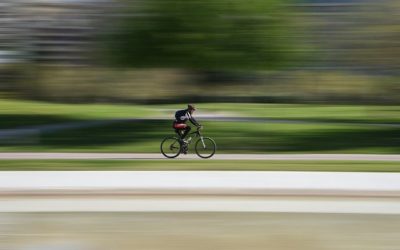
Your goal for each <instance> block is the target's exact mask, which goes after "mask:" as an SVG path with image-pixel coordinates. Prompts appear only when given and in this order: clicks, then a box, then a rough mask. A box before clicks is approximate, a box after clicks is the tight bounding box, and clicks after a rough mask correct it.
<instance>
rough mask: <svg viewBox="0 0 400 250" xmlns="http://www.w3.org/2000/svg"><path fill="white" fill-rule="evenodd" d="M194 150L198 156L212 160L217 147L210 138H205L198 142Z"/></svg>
mask: <svg viewBox="0 0 400 250" xmlns="http://www.w3.org/2000/svg"><path fill="white" fill-rule="evenodd" d="M194 149H195V150H196V154H197V155H198V156H199V157H201V158H210V157H211V156H213V155H214V154H215V150H216V149H217V145H216V144H215V142H214V140H213V139H211V138H209V137H203V138H200V139H199V140H197V142H196V144H195V147H194Z"/></svg>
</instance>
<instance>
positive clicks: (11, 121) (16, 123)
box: [0, 99, 161, 128]
mask: <svg viewBox="0 0 400 250" xmlns="http://www.w3.org/2000/svg"><path fill="white" fill-rule="evenodd" d="M160 114H161V112H159V111H157V110H156V109H154V108H152V107H149V106H146V105H117V104H58V103H47V102H37V101H23V100H4V99H3V100H1V99H0V128H15V127H21V126H32V125H42V124H55V123H66V122H80V121H88V120H99V119H100V120H104V119H117V118H131V117H148V116H150V117H153V116H159V115H160Z"/></svg>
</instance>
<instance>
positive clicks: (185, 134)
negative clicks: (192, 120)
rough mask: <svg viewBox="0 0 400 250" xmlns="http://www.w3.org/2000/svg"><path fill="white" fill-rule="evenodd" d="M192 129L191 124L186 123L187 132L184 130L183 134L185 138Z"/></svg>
mask: <svg viewBox="0 0 400 250" xmlns="http://www.w3.org/2000/svg"><path fill="white" fill-rule="evenodd" d="M185 125H186V124H185ZM191 129H192V128H191V127H190V126H188V125H186V128H185V132H184V133H183V135H182V139H185V137H186V136H187V135H188V134H189V132H190V130H191Z"/></svg>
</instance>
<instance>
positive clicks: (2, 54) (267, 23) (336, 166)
mask: <svg viewBox="0 0 400 250" xmlns="http://www.w3.org/2000/svg"><path fill="white" fill-rule="evenodd" d="M399 68H400V1H398V0H380V1H373V0H0V155H1V157H0V158H1V159H0V170H263V171H266V170H275V171H293V170H294V171H350V172H354V171H365V172H399V171H400V164H399V162H398V161H390V160H386V161H380V162H376V161H370V160H369V161H368V159H370V158H368V156H361V157H365V159H366V160H363V161H355V160H354V161H333V160H325V161H321V160H317V161H316V160H315V159H313V161H304V160H303V161H301V160H300V161H297V160H296V161H276V160H275V161H273V160H256V161H248V160H247V161H246V160H215V161H213V160H211V161H199V160H183V161H182V160H181V159H178V160H171V161H167V160H159V159H158V160H150V159H147V160H143V159H126V160H121V159H114V160H104V159H101V154H98V159H97V160H96V159H91V160H89V159H82V160H71V159H68V158H67V159H58V160H57V159H56V160H54V159H53V160H45V159H39V158H40V157H36V158H35V157H33V158H34V159H27V158H26V159H25V160H23V159H19V158H18V155H17V156H14V158H12V157H11V158H9V159H8V160H7V159H5V158H2V157H3V156H4V155H6V154H7V153H6V152H46V153H45V154H48V153H49V152H74V153H75V152H111V153H112V152H118V153H119V152H128V153H158V154H159V153H160V152H159V147H160V142H161V140H162V139H163V138H164V137H166V136H169V135H172V134H173V133H174V132H173V130H172V128H171V123H172V120H173V119H174V113H175V111H176V110H178V109H184V108H186V105H187V104H188V103H194V104H196V107H197V111H196V112H195V114H194V116H195V117H196V118H197V120H198V121H199V122H200V123H201V124H202V125H204V130H203V131H204V135H206V136H210V137H212V138H213V139H214V140H215V141H216V143H217V147H218V151H217V155H218V154H220V153H263V154H266V153H341V154H348V153H362V154H399V153H400V71H399ZM189 153H193V148H190V149H189ZM45 154H43V155H45ZM48 155H49V154H48ZM282 155H283V154H282ZM50 156H51V155H50ZM31 157H32V156H31ZM160 157H161V154H160ZM226 157H227V158H228V159H229V155H228V156H226ZM350 157H351V156H350ZM348 159H349V158H348ZM392 159H393V158H392ZM3 173H5V172H3ZM20 173H21V176H22V175H23V174H24V172H20ZM64 174H65V173H63V172H60V175H59V178H60V179H61V180H62V179H63V178H64V180H65V179H67V178H68V177H65V175H64ZM75 174H76V176H74V177H69V178H70V179H68V180H71V181H72V180H82V176H81V174H80V173H79V172H76V173H75ZM328 174H329V173H328ZM351 174H352V173H351ZM351 174H350V175H351ZM394 175H395V174H393V176H394ZM9 180H11V179H9ZM16 180H17V181H16V183H17V184H18V183H20V184H21V183H22V186H23V187H25V188H26V190H24V191H25V192H26V193H19V194H18V193H17V194H15V193H14V194H13V193H12V192H10V190H8V189H2V190H0V204H6V205H7V204H9V203H10V202H11V203H12V202H14V204H16V205H15V206H16V210H18V209H21V208H26V209H27V210H29V209H33V210H34V209H35V208H42V206H43V205H46V204H47V205H48V204H49V203H46V200H44V199H43V198H48V199H49V200H51V201H52V202H54V203H55V204H58V205H59V206H60V207H62V206H65V210H60V211H64V212H60V213H54V212H53V211H51V212H42V213H38V212H25V213H18V212H15V211H13V210H11V209H10V211H8V212H2V213H0V249H1V250H3V249H4V250H10V249H16V250H38V249H40V250H44V249H51V250H57V249H58V250H79V249H85V250H86V249H99V250H101V249H121V250H124V249H185V250H186V249H205V248H208V249H229V250H234V249H241V250H242V249H246V250H247V249H307V250H310V249H316V250H321V249H322V250H323V249H326V250H329V249H345V250H349V249H353V250H354V249H359V250H367V249H374V250H375V249H399V244H400V240H399V239H400V237H399V232H400V220H399V219H400V217H399V209H398V207H399V206H398V204H399V199H398V197H399V195H398V190H397V191H396V190H389V191H388V193H389V194H388V193H385V194H383V195H382V196H379V195H378V194H376V193H374V192H373V188H376V187H377V186H379V185H378V184H379V183H373V182H371V183H370V185H371V187H372V188H371V192H369V193H362V192H361V191H360V193H361V194H359V197H358V200H361V201H368V199H367V198H368V197H367V196H368V195H369V196H374V197H375V199H376V200H377V201H378V202H382V200H383V201H385V199H386V201H389V202H392V203H393V204H394V205H396V207H395V208H396V209H397V210H394V211H393V214H385V213H383V212H382V214H380V213H379V211H378V212H377V213H376V214H356V213H343V214H339V213H336V214H331V213H330V212H329V213H322V214H315V213H314V214H313V213H298V212H296V211H295V210H290V211H294V212H293V213H280V212H278V213H262V212H260V213H246V212H244V213H242V212H237V213H233V212H217V213H216V212H212V211H211V212H203V213H201V212H199V213H190V212H184V211H182V210H178V211H182V212H176V213H168V212H162V211H160V212H159V213H147V212H141V213H138V212H136V213H135V212H132V213H130V212H126V213H123V212H117V213H111V212H106V213H99V212H97V213H96V212H79V210H73V209H72V211H74V212H71V211H69V210H68V207H73V206H76V205H77V204H75V203H74V202H70V201H69V200H68V198H73V197H74V196H73V195H71V194H69V195H68V194H65V193H63V190H62V188H63V187H59V186H57V187H56V188H55V189H54V190H53V191H52V190H50V192H49V190H47V192H48V193H47V194H46V193H45V192H46V190H45V189H43V190H39V193H38V194H35V193H34V192H32V190H29V184H32V183H37V179H36V178H26V179H24V178H19V179H18V174H16ZM25 180H28V181H25ZM105 180H106V179H105ZM155 180H157V179H155ZM215 180H218V178H215ZM232 180H236V181H237V179H235V178H233V179H232ZM288 180H289V179H288ZM314 180H315V179H314ZM390 180H392V181H393V180H396V179H390ZM18 181H20V182H18ZM54 181H55V182H56V180H54ZM85 181H87V182H88V184H90V181H91V179H89V178H87V180H86V179H85ZM92 181H93V180H92ZM184 181H187V182H188V183H189V182H190V181H188V180H184ZM247 181H249V182H251V180H250V179H248V180H247ZM10 182H11V181H10ZM306 182H307V183H313V180H312V179H310V180H309V181H306ZM335 182H336V183H335ZM340 182H341V180H339V178H336V179H335V178H333V179H332V182H329V183H328V184H332V185H334V184H337V183H340ZM393 182H395V181H393ZM115 183H118V180H115ZM266 183H268V181H266ZM12 184H14V183H12ZM97 184H98V183H96V185H97ZM101 184H103V183H101ZM77 188H79V187H77ZM33 191H34V190H33ZM36 191H37V190H36ZM120 191H121V190H120ZM136 191H137V190H136ZM139 191H140V190H139ZM162 191H165V190H162ZM184 191H186V190H184ZM236 191H237V192H238V193H237V195H238V196H240V197H241V198H245V199H247V198H249V197H247V196H245V195H243V193H240V192H239V191H238V190H236ZM303 191H304V190H303ZM315 191H316V192H315V193H314V196H310V195H308V196H307V197H306V198H305V199H310V200H313V199H314V200H318V201H321V202H322V203H323V202H325V203H326V207H328V208H331V207H332V208H335V206H336V205H337V204H343V202H342V201H343V200H341V199H343V197H339V196H340V195H337V196H334V198H333V199H334V200H336V201H337V202H338V203H332V202H330V200H329V199H326V197H325V196H324V194H321V193H318V192H319V191H320V190H315ZM328 191H329V190H328ZM40 192H44V193H40ZM84 192H87V193H86V195H87V196H84V194H83V195H82V194H80V195H78V196H76V197H75V198H76V199H77V200H78V201H88V202H92V206H93V207H94V208H103V206H106V205H107V204H111V205H113V204H114V205H115V204H116V205H115V206H118V203H116V201H117V198H118V197H117V196H116V195H115V194H113V193H108V200H106V201H105V202H103V203H98V202H96V199H98V198H101V197H102V196H101V195H102V194H101V193H100V194H99V193H96V192H92V193H91V192H90V190H84ZM103 192H105V193H106V189H104V190H103ZM200 194H201V193H195V195H194V196H195V197H197V199H198V200H200V201H202V200H203V201H204V199H203V198H204V197H202V196H201V195H200ZM279 194H280V195H282V193H278V195H276V196H274V195H271V196H268V195H264V196H263V195H260V194H259V193H254V195H251V198H252V199H253V198H254V199H266V200H267V201H268V199H270V198H271V197H273V198H277V199H281V198H282V197H278V196H279ZM318 194H319V196H318ZM340 194H341V195H346V191H345V190H341V193H340ZM103 195H104V194H103ZM185 195H187V196H188V197H189V196H190V193H185ZM330 195H332V196H333V195H334V194H333V193H330ZM347 195H349V194H347ZM385 195H387V196H385ZM249 196H250V195H249ZM188 197H185V196H184V195H180V196H179V199H180V200H178V202H179V203H180V202H182V203H184V202H186V199H187V198H188ZM383 197H386V198H383ZM136 198H137V199H140V200H144V201H147V202H149V204H150V205H149V206H151V208H152V209H154V204H153V203H152V201H153V200H154V199H155V196H145V195H144V196H143V195H138V196H136ZM220 198H221V197H218V196H213V197H211V198H210V199H211V200H212V202H219V201H220ZM369 198H371V197H369ZM120 199H122V200H123V199H126V200H129V199H135V196H134V195H129V194H126V193H123V192H122V197H120ZM285 200H288V202H289V203H287V204H288V205H287V206H290V209H292V208H293V209H295V207H294V206H292V205H291V204H292V203H290V202H291V201H293V200H295V201H298V200H299V194H297V196H296V195H293V196H289V195H286V196H285V197H283V201H285ZM345 200H346V201H348V202H349V203H351V202H352V201H355V200H357V197H354V195H353V196H348V197H347V198H345ZM221 201H223V200H221ZM166 202H167V200H166ZM237 204H239V205H240V201H238V202H237ZM377 204H378V205H377V206H376V210H379V209H382V211H383V210H385V204H386V203H381V204H379V203H377ZM78 205H79V202H78ZM242 205H243V204H242ZM3 206H4V205H3ZM193 206H194V207H195V206H196V205H193ZM244 206H246V204H244ZM308 206H310V207H312V205H308ZM354 206H359V207H357V208H359V209H360V210H362V208H363V207H362V204H361V205H357V204H355V205H354ZM0 207H2V206H0ZM177 207H178V209H179V204H178V205H177ZM300 207H301V208H304V207H306V205H301V206H300ZM360 207H361V208H360ZM119 208H121V209H123V206H122V207H119ZM6 209H7V207H6V208H5V210H6ZM14 209H15V208H14ZM5 210H3V211H5ZM22 210H23V209H22ZM68 211H69V212H68ZM94 211H95V210H94ZM122 211H123V210H122Z"/></svg>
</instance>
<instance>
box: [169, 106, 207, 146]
mask: <svg viewBox="0 0 400 250" xmlns="http://www.w3.org/2000/svg"><path fill="white" fill-rule="evenodd" d="M195 110H196V107H195V106H194V105H192V104H189V105H188V107H187V109H183V110H178V111H176V113H175V121H174V123H173V126H172V127H173V128H174V129H175V131H176V132H177V133H178V134H179V136H180V137H181V138H180V140H181V142H183V143H184V144H186V143H187V141H185V137H186V136H187V134H188V133H189V131H190V130H191V127H190V126H189V125H187V124H186V122H187V121H188V120H189V121H190V122H191V123H192V124H193V125H195V126H196V127H198V128H199V127H201V125H200V124H199V123H198V122H197V121H196V120H195V119H194V117H193V116H192V114H193V112H194V111H195ZM182 132H183V133H182Z"/></svg>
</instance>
